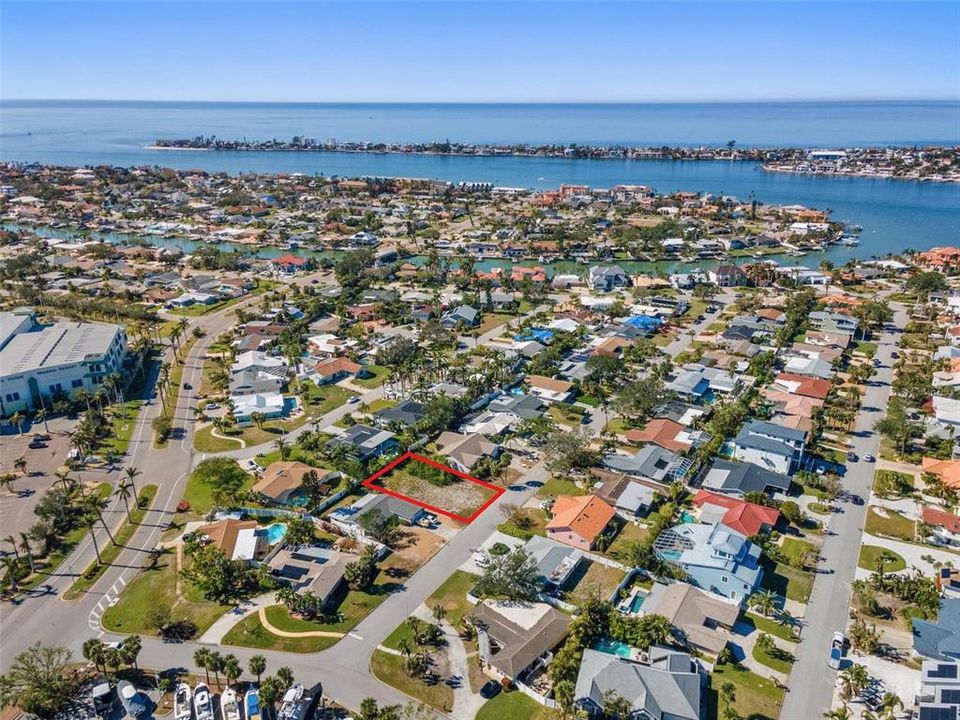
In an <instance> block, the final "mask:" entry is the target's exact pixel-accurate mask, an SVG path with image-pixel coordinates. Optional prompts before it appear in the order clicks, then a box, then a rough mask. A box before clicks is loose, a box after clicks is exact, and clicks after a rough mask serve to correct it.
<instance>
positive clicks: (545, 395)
mask: <svg viewBox="0 0 960 720" xmlns="http://www.w3.org/2000/svg"><path fill="white" fill-rule="evenodd" d="M523 384H524V386H525V387H526V388H527V390H528V391H529V392H530V394H531V395H535V396H536V397H538V398H540V399H541V400H543V401H544V402H546V403H556V402H560V403H565V402H570V401H571V400H572V399H573V396H574V394H575V393H576V388H575V387H574V385H573V383H571V382H567V381H566V380H554V379H553V378H548V377H544V376H543V375H527V376H526V377H525V378H524V379H523Z"/></svg>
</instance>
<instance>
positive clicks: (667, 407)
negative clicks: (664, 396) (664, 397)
mask: <svg viewBox="0 0 960 720" xmlns="http://www.w3.org/2000/svg"><path fill="white" fill-rule="evenodd" d="M706 414H707V410H706V409H705V408H703V407H701V406H700V405H691V404H690V403H685V402H680V401H679V400H670V401H668V402H665V403H664V404H663V405H661V406H660V407H658V408H656V409H655V410H654V411H653V417H654V418H661V419H664V420H673V421H674V422H677V423H680V424H681V425H683V426H684V427H690V426H691V425H693V423H694V421H695V420H696V419H697V418H699V417H702V416H704V415H706Z"/></svg>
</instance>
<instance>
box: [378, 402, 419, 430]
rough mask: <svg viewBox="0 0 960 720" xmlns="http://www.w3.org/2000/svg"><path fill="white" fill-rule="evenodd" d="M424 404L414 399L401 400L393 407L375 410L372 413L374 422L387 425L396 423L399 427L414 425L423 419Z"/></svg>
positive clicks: (383, 425)
mask: <svg viewBox="0 0 960 720" xmlns="http://www.w3.org/2000/svg"><path fill="white" fill-rule="evenodd" d="M424 412H425V406H424V405H423V403H420V402H417V401H416V400H403V401H401V402H399V403H397V404H396V405H394V406H393V407H388V408H383V409H382V410H377V412H375V413H374V414H373V417H374V419H375V421H376V423H377V424H378V425H380V426H382V427H388V426H391V425H393V424H394V423H396V424H397V425H398V426H400V427H410V426H411V425H416V424H417V423H418V422H420V420H421V419H423V415H424Z"/></svg>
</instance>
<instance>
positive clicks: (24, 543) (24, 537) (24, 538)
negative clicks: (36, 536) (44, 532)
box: [20, 532, 36, 575]
mask: <svg viewBox="0 0 960 720" xmlns="http://www.w3.org/2000/svg"><path fill="white" fill-rule="evenodd" d="M20 549H21V550H23V554H24V555H26V556H27V565H29V566H30V574H31V575H32V574H33V573H34V572H36V568H34V566H33V550H32V549H31V548H30V536H29V535H28V534H27V533H25V532H21V533H20Z"/></svg>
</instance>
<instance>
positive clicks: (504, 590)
mask: <svg viewBox="0 0 960 720" xmlns="http://www.w3.org/2000/svg"><path fill="white" fill-rule="evenodd" d="M542 587H543V579H542V578H541V576H540V572H539V570H538V569H537V564H536V562H535V561H534V559H533V558H532V557H531V556H530V554H529V553H527V552H526V551H525V550H524V549H523V548H522V547H517V548H516V549H514V550H513V551H512V552H510V553H507V554H506V555H499V556H493V557H492V558H491V560H490V564H489V565H488V566H487V567H486V568H484V571H483V575H481V576H480V580H478V581H477V584H476V590H477V592H478V593H480V594H481V595H484V596H486V597H494V598H508V599H510V600H517V601H520V600H524V601H533V600H536V599H537V598H539V597H540V591H541V589H542Z"/></svg>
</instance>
